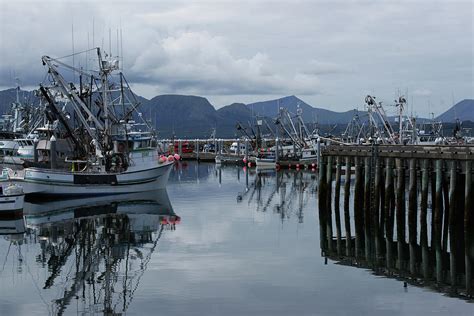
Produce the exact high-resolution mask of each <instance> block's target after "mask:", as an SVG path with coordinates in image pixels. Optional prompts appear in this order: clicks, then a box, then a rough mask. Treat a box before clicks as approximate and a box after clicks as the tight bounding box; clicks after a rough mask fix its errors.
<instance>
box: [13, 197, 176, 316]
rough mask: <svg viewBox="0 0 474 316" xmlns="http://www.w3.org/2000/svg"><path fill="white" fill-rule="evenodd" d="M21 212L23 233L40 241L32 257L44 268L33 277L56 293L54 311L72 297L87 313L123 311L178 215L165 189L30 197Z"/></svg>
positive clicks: (42, 285) (173, 226) (68, 301)
mask: <svg viewBox="0 0 474 316" xmlns="http://www.w3.org/2000/svg"><path fill="white" fill-rule="evenodd" d="M25 216H26V225H27V227H28V229H29V230H28V231H29V234H28V235H27V239H29V240H30V241H31V240H36V241H37V242H38V243H39V246H40V253H39V254H38V255H37V256H36V259H35V260H36V262H37V263H40V264H41V265H42V266H43V267H44V268H46V270H45V273H46V274H47V276H46V279H45V280H38V282H37V283H39V285H40V286H41V287H42V288H43V290H42V291H48V293H53V295H55V299H54V301H53V303H52V306H51V309H52V310H53V314H55V315H56V314H58V315H61V314H63V313H64V311H65V310H66V309H67V308H68V307H69V308H71V306H76V303H77V308H78V310H77V312H81V313H86V314H87V313H104V314H107V315H116V314H121V313H124V312H126V310H127V309H128V306H129V304H130V303H131V302H132V300H133V295H134V292H135V290H136V289H137V288H138V286H139V284H140V279H141V277H142V276H143V274H144V273H145V271H146V269H147V264H148V262H149V261H150V259H151V256H152V254H153V252H154V251H155V249H156V247H157V244H158V241H159V240H160V237H161V236H162V234H163V233H164V232H165V231H171V230H174V229H176V224H177V223H179V221H180V218H179V216H177V215H176V214H175V213H174V211H173V209H172V207H171V204H170V201H169V198H168V195H167V193H166V191H165V190H160V191H155V192H147V193H138V194H127V195H121V196H114V197H102V198H94V199H87V200H84V199H73V200H62V201H52V202H47V203H34V202H28V203H25ZM32 236H33V238H31V237H32ZM19 259H20V258H19ZM57 293H60V296H59V297H57V295H58V294H57ZM73 300H74V301H75V303H74V304H73V305H71V302H72V301H73ZM70 305H71V306H70Z"/></svg>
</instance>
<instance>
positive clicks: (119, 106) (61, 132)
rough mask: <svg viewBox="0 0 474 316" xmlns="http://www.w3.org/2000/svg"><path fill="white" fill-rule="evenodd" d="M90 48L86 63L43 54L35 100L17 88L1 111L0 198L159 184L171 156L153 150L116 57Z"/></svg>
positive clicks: (153, 136) (153, 140)
mask: <svg viewBox="0 0 474 316" xmlns="http://www.w3.org/2000/svg"><path fill="white" fill-rule="evenodd" d="M91 53H92V54H93V55H94V60H95V61H96V66H95V67H93V69H91V70H84V69H83V68H75V67H73V66H70V65H68V64H66V63H64V62H63V61H62V60H61V59H55V58H51V57H49V56H43V57H42V62H43V65H44V66H45V68H46V72H47V76H46V79H45V80H44V81H43V83H42V84H40V86H39V89H38V90H36V91H35V94H36V96H37V99H39V100H40V102H39V104H36V105H29V104H22V103H21V102H20V98H19V96H18V94H19V92H20V90H19V88H17V98H16V102H14V103H13V105H12V109H13V111H14V115H13V117H11V116H10V117H4V120H3V122H4V126H5V125H6V126H7V127H8V128H7V129H9V130H5V131H4V133H3V134H2V135H1V136H3V137H4V139H2V140H0V144H1V148H0V154H1V158H2V163H3V170H2V173H1V176H0V185H1V187H2V195H1V197H0V199H1V200H0V202H2V203H7V202H10V201H11V200H12V199H13V197H15V196H17V195H19V194H20V193H19V192H20V191H21V194H33V195H60V196H97V195H109V194H123V193H133V192H144V191H150V190H156V189H162V188H164V187H165V185H166V183H167V181H168V176H169V173H170V171H171V167H172V165H173V163H174V160H175V159H179V157H178V156H177V155H165V153H163V152H162V151H161V150H160V148H159V146H158V142H157V139H156V132H155V130H154V129H153V128H152V126H151V125H150V123H149V122H148V121H147V120H145V119H144V118H143V116H142V114H141V113H140V112H139V102H138V101H137V98H136V97H135V95H134V94H133V92H132V91H131V89H130V86H129V85H128V83H127V80H126V78H125V76H124V75H123V73H122V72H121V69H120V67H119V61H118V60H119V59H118V57H115V56H110V55H108V54H107V53H104V52H103V51H102V50H101V49H99V48H96V49H93V50H91V51H89V54H91ZM71 72H72V73H73V74H74V75H73V76H71ZM75 79H78V82H77V80H75ZM7 136H8V137H7ZM11 192H14V194H12V193H11Z"/></svg>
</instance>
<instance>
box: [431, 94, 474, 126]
mask: <svg viewBox="0 0 474 316" xmlns="http://www.w3.org/2000/svg"><path fill="white" fill-rule="evenodd" d="M456 119H459V120H461V121H474V99H464V100H462V101H460V102H458V103H456V104H455V105H453V106H452V107H451V108H450V109H449V110H447V111H446V112H444V113H443V114H441V115H440V116H438V117H437V118H436V120H438V121H442V122H454V121H455V120H456Z"/></svg>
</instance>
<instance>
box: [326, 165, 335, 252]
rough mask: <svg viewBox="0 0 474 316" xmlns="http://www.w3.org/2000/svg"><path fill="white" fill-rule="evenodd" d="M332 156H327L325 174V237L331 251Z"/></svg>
mask: <svg viewBox="0 0 474 316" xmlns="http://www.w3.org/2000/svg"><path fill="white" fill-rule="evenodd" d="M332 159H333V157H332V156H329V157H328V158H327V170H326V171H327V174H326V181H327V186H326V202H327V206H326V225H327V239H328V250H329V252H332V251H333V249H332V236H333V229H332V203H331V202H332V200H331V196H332Z"/></svg>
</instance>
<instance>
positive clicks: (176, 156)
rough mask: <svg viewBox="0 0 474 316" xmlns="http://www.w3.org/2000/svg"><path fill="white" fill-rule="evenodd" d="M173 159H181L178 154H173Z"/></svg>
mask: <svg viewBox="0 0 474 316" xmlns="http://www.w3.org/2000/svg"><path fill="white" fill-rule="evenodd" d="M173 157H174V159H175V160H180V159H181V157H180V156H179V155H178V154H174V156H173Z"/></svg>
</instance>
